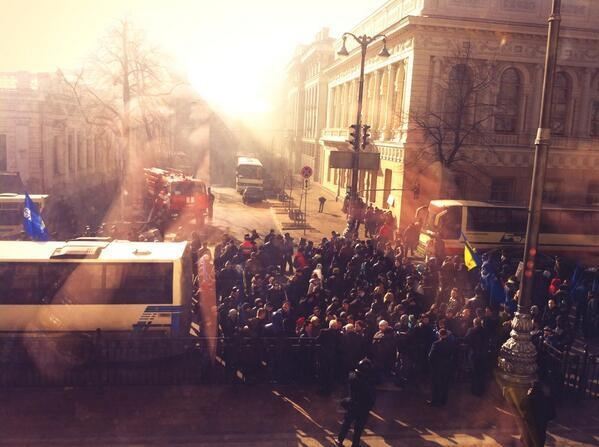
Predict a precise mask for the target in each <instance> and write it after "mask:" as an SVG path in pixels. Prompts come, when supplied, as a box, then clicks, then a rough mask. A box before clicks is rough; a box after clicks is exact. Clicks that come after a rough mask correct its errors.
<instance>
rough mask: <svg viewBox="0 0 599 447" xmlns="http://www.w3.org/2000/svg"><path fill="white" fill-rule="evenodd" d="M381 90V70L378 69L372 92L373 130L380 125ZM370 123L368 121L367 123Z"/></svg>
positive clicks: (375, 73)
mask: <svg viewBox="0 0 599 447" xmlns="http://www.w3.org/2000/svg"><path fill="white" fill-rule="evenodd" d="M380 91H381V70H377V71H375V72H374V91H373V92H372V107H371V109H370V110H371V111H372V119H371V120H370V121H371V123H370V125H371V126H372V130H374V131H376V130H378V126H379V109H380V104H379V99H380V98H379V96H380V94H379V93H380ZM366 124H368V123H366Z"/></svg>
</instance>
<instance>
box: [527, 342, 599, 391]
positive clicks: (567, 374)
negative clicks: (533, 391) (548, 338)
mask: <svg viewBox="0 0 599 447" xmlns="http://www.w3.org/2000/svg"><path fill="white" fill-rule="evenodd" d="M539 375H540V376H541V379H544V380H545V381H547V382H548V383H549V384H550V385H551V387H552V389H553V392H554V393H555V395H557V396H561V395H563V394H564V393H566V392H569V394H572V393H573V394H574V395H575V396H577V397H587V396H588V397H599V356H597V355H594V354H591V353H590V352H589V349H588V346H585V347H584V349H582V350H581V349H577V348H568V349H565V350H559V349H557V348H555V347H553V346H551V345H549V344H547V343H544V344H542V345H541V346H540V348H539Z"/></svg>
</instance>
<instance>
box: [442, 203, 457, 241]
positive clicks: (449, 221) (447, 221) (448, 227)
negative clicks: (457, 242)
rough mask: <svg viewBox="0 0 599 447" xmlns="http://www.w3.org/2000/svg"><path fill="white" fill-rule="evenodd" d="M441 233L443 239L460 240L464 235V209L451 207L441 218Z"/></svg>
mask: <svg viewBox="0 0 599 447" xmlns="http://www.w3.org/2000/svg"><path fill="white" fill-rule="evenodd" d="M439 233H440V235H441V238H442V239H459V238H460V235H461V233H462V207H461V206H451V207H449V208H447V212H446V213H444V214H443V215H440V216H439Z"/></svg>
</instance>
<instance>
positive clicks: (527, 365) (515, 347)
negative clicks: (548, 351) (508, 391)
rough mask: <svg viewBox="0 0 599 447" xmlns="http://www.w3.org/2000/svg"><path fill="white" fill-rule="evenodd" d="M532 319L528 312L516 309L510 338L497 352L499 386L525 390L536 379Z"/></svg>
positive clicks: (535, 354)
mask: <svg viewBox="0 0 599 447" xmlns="http://www.w3.org/2000/svg"><path fill="white" fill-rule="evenodd" d="M532 329H533V323H532V318H531V316H530V314H529V313H528V312H523V311H522V310H521V309H518V312H516V315H515V316H514V319H513V320H512V331H511V332H510V338H509V339H508V340H507V341H506V342H505V343H504V344H503V346H502V347H501V350H500V352H499V359H498V362H497V363H498V365H497V366H498V367H499V370H498V372H497V375H498V378H499V381H500V384H501V386H502V388H503V389H504V391H505V388H506V387H509V388H521V389H523V390H527V389H528V388H529V387H530V385H531V384H532V382H533V381H534V380H535V379H536V377H537V374H536V373H537V349H536V348H535V346H534V345H533V343H532V341H531V335H530V333H531V331H532Z"/></svg>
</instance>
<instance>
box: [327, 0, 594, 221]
mask: <svg viewBox="0 0 599 447" xmlns="http://www.w3.org/2000/svg"><path fill="white" fill-rule="evenodd" d="M550 5H551V1H550V0H392V1H389V2H387V3H386V4H385V5H383V6H382V7H381V8H379V9H378V10H377V11H375V12H374V13H373V14H371V15H370V16H369V17H367V18H365V19H364V20H363V21H362V22H361V23H359V24H358V25H357V26H356V27H355V28H354V29H352V30H350V31H351V32H352V33H354V34H356V35H363V34H367V35H369V36H373V35H376V34H378V33H383V34H385V35H386V36H387V47H388V48H389V51H390V53H391V56H390V57H388V58H382V57H380V56H378V53H379V51H380V49H381V48H382V43H381V42H380V41H379V42H378V43H375V44H372V46H371V47H369V50H368V53H367V58H366V69H365V73H366V79H365V85H364V106H363V112H362V116H363V122H364V123H366V124H369V125H371V126H372V132H371V133H372V138H373V140H374V141H373V142H374V146H373V147H374V149H373V150H376V151H378V152H380V155H381V166H380V170H379V171H378V172H366V171H365V172H360V175H359V187H358V190H359V192H360V194H361V195H362V197H364V199H365V200H367V201H369V202H372V203H374V204H375V205H376V206H378V207H382V208H391V209H392V210H393V211H394V213H395V214H397V215H398V217H399V224H400V225H401V226H404V225H406V224H407V223H408V222H409V221H410V220H412V219H413V216H414V211H415V209H416V208H417V207H418V206H421V205H423V204H426V203H427V202H428V200H430V199H434V198H443V197H454V198H462V199H476V200H498V201H509V202H521V203H525V202H526V201H527V199H528V195H529V188H530V179H531V175H532V162H533V155H534V153H533V142H534V137H535V134H536V130H537V127H538V117H539V105H540V99H541V89H542V75H543V66H544V57H545V47H546V39H547V38H546V35H547V16H548V15H549V12H550ZM597 23H599V2H596V1H593V0H568V1H566V2H563V5H562V29H561V34H560V41H559V59H558V64H559V65H558V70H557V76H556V88H555V94H554V99H553V120H552V121H553V123H552V128H553V132H552V140H551V150H550V159H549V165H548V172H547V181H546V185H545V193H546V197H545V202H546V203H561V204H580V205H591V204H595V203H599V176H598V175H597V174H596V172H597V168H599V27H597ZM352 43H353V41H352V40H351V39H348V40H347V47H348V50H349V52H350V54H349V56H347V57H342V56H335V59H334V61H333V62H332V63H331V64H329V65H328V66H327V67H326V68H325V69H324V71H323V73H322V74H321V76H322V77H324V78H325V79H327V83H328V95H327V107H326V125H325V127H324V128H323V129H322V133H321V137H320V150H321V154H320V157H319V162H320V166H319V168H317V169H319V170H320V172H321V173H322V176H321V182H322V183H323V185H325V186H326V187H327V188H329V189H331V190H333V191H335V192H336V193H337V194H339V195H343V194H345V191H346V188H347V187H348V186H349V185H350V181H351V173H350V172H348V171H344V170H338V169H331V168H329V167H328V159H329V154H330V153H331V151H335V150H339V149H344V150H349V149H350V148H349V146H348V144H347V143H346V140H347V139H348V127H349V126H350V125H351V124H352V123H353V122H355V113H356V110H357V104H356V102H357V97H358V94H357V86H358V77H359V64H360V54H359V53H360V52H359V49H357V48H356V46H355V44H354V45H353V46H352V45H351V44H352ZM341 44H342V41H341V39H337V41H336V42H335V44H334V48H335V51H336V50H337V49H339V48H340V47H341ZM464 51H467V53H468V58H467V60H464V58H463V57H461V59H460V60H459V59H458V56H457V55H458V54H459V53H463V52H464ZM485 67H486V68H490V70H491V71H490V72H491V73H492V76H491V78H489V79H488V81H489V82H488V83H487V85H486V86H485V87H484V88H482V89H480V90H479V91H477V92H476V95H475V96H476V103H477V104H481V105H483V104H484V107H487V109H486V110H483V108H484V107H483V108H480V107H478V106H477V107H473V108H472V111H470V112H469V115H468V117H465V119H467V120H470V121H471V122H476V123H478V124H479V126H478V127H477V132H476V134H474V133H473V134H472V135H462V136H463V142H462V144H461V145H460V147H459V151H458V152H457V156H456V157H455V158H457V159H458V161H457V162H456V163H454V164H453V165H451V166H446V165H445V164H443V163H440V162H439V160H436V159H435V158H434V156H433V157H432V158H431V157H430V156H429V155H430V154H429V153H427V151H426V150H425V148H429V147H432V141H431V139H430V135H429V134H427V131H426V129H425V126H423V124H422V121H423V120H422V119H420V118H421V117H427V116H428V117H430V116H436V117H440V118H441V119H448V118H447V117H448V116H449V115H450V114H451V110H450V109H451V107H452V104H454V103H455V96H456V93H455V91H456V84H455V82H456V79H457V78H456V73H457V74H460V73H461V77H462V78H466V79H468V82H470V84H469V85H472V84H475V85H476V83H477V80H478V79H480V73H481V72H482V71H483V69H484V68H485ZM458 77H459V76H458ZM489 110H491V111H492V113H489V114H488V116H485V117H483V119H481V116H482V115H483V114H484V113H488V111H489ZM419 117H420V118H419ZM454 118H455V117H454ZM429 133H430V132H429ZM433 152H434V151H433ZM460 160H461V161H460ZM415 185H418V186H419V187H420V197H419V198H418V199H415V198H414V195H413V194H412V192H411V190H412V188H413V187H414V186H415Z"/></svg>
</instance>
